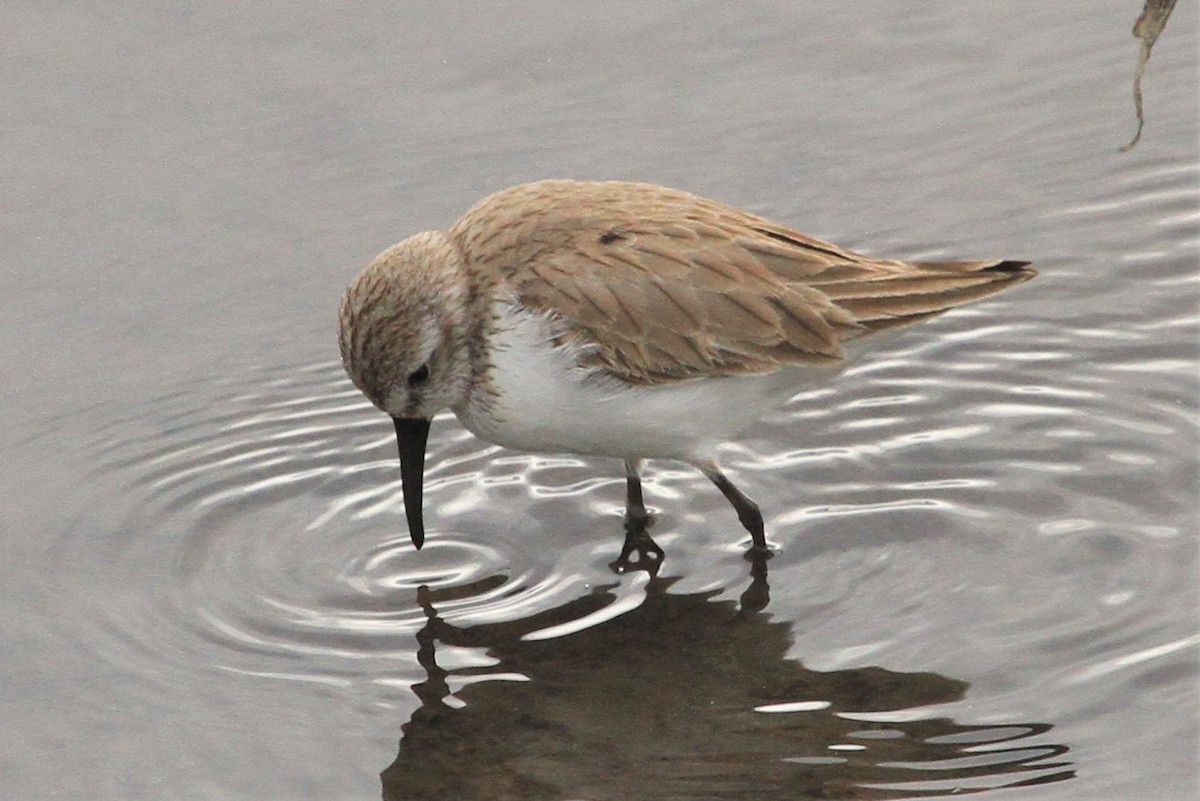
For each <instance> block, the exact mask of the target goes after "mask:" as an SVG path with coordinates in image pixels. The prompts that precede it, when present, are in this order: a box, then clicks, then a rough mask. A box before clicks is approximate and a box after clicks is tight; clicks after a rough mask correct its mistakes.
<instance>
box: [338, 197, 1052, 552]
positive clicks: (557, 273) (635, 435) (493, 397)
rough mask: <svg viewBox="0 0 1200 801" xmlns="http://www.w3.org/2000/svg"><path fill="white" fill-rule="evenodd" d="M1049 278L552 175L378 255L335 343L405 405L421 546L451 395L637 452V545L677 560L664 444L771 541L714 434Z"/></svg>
mask: <svg viewBox="0 0 1200 801" xmlns="http://www.w3.org/2000/svg"><path fill="white" fill-rule="evenodd" d="M1033 276H1034V271H1033V270H1032V269H1030V268H1029V266H1028V262H1024V261H1014V260H979V261H911V262H906V261H897V260H889V259H878V258H874V257H870V256H864V255H862V254H857V253H854V252H851V251H849V250H846V249H844V248H841V247H838V246H837V245H834V244H831V243H829V242H824V241H822V240H819V239H815V238H813V237H810V236H806V235H804V234H801V233H799V232H798V231H795V230H793V229H791V228H789V227H787V226H784V225H781V224H779V223H775V222H772V221H770V220H768V219H766V218H763V217H760V216H757V215H755V214H751V213H749V212H746V211H742V210H740V209H737V208H734V207H732V206H728V205H725V204H723V203H719V202H716V201H712V200H708V199H705V198H701V197H697V196H695V195H692V194H689V193H686V192H682V191H678V190H674V189H668V188H665V187H661V186H655V185H652V184H641V183H627V182H615V181H614V182H587V181H565V180H563V181H557V180H556V181H540V182H537V183H532V184H525V185H521V186H516V187H512V188H510V189H506V190H502V191H500V192H497V193H495V194H493V195H490V196H488V197H486V198H484V199H483V200H481V201H479V202H478V203H477V204H475V205H474V206H473V207H472V208H471V209H469V210H468V211H467V212H466V213H465V214H464V215H463V216H462V217H461V218H460V219H459V220H458V221H457V222H455V223H454V224H453V225H452V226H451V227H450V228H448V229H446V230H444V231H427V232H424V233H419V234H415V235H413V236H411V237H409V238H408V239H405V240H404V241H402V242H400V243H398V244H396V245H394V246H392V247H391V248H389V249H387V250H385V251H384V252H383V253H381V254H380V255H379V256H378V257H376V258H375V259H374V260H373V261H372V262H371V263H370V264H369V265H368V266H367V267H366V268H365V269H364V270H363V271H362V272H361V273H359V274H358V276H357V277H355V278H354V279H353V280H352V281H351V283H350V285H349V287H348V288H347V290H346V293H345V295H344V296H343V298H342V303H341V307H340V310H339V323H340V327H339V346H340V350H341V356H342V363H343V365H344V366H345V368H346V372H347V373H348V374H349V376H350V378H351V380H352V381H353V382H354V384H355V385H356V386H357V387H358V388H359V389H360V390H362V392H363V393H364V394H365V395H366V396H367V398H369V399H370V401H371V402H372V403H373V404H374V405H375V406H376V407H378V408H379V409H381V410H382V411H384V412H385V413H387V414H388V415H390V416H391V417H392V419H393V422H394V426H395V431H396V438H397V443H398V447H399V452H400V463H401V482H402V494H403V498H404V507H405V515H406V517H407V521H408V526H409V533H410V535H411V537H412V541H413V544H414V545H415V546H416V547H417V548H420V547H421V545H422V544H423V543H424V539H425V528H424V517H423V509H422V476H423V472H424V461H425V446H426V439H427V436H428V433H429V425H430V420H431V419H432V418H433V416H434V415H435V414H437V413H438V412H440V411H442V410H444V409H447V408H449V409H451V410H453V412H454V413H455V415H456V416H457V418H458V419H459V420H460V421H461V422H462V423H463V425H464V426H466V428H467V429H468V430H470V431H471V432H472V433H473V434H475V435H476V436H477V437H479V438H480V439H483V440H486V441H488V442H492V443H495V444H499V445H502V446H505V447H509V448H514V449H519V450H525V451H545V452H559V453H575V454H582V455H591V456H611V457H616V458H619V459H622V460H624V465H625V472H626V524H625V530H626V535H625V544H624V547H623V549H622V554H621V557H622V559H624V558H626V557H627V556H629V555H630V553H632V552H633V551H634V550H637V551H638V552H639V553H641V554H646V555H650V556H651V557H653V558H656V559H658V560H661V558H662V551H661V549H659V548H658V546H657V545H655V544H654V543H653V541H652V540H650V538H649V536H648V535H647V533H646V529H647V525H648V522H649V516H648V515H647V513H646V509H645V505H644V503H643V499H642V491H641V482H640V478H639V475H640V469H641V465H642V463H643V461H644V460H645V459H648V458H661V459H673V460H679V461H683V462H686V463H688V464H691V465H693V466H695V467H696V468H698V469H699V470H701V471H702V472H703V473H704V475H706V476H707V477H708V478H709V479H710V480H711V481H712V482H713V484H715V485H716V487H717V488H718V489H719V490H720V491H721V493H722V494H723V495H724V496H725V498H726V499H727V500H728V501H729V502H730V504H731V505H732V506H733V507H734V509H735V510H736V512H737V516H738V519H739V521H740V522H741V524H742V525H743V526H744V527H745V529H746V530H747V532H748V533H749V535H750V539H751V547H752V549H753V550H755V551H758V552H766V551H767V550H768V544H767V540H766V536H765V532H764V527H763V518H762V514H761V513H760V511H759V508H758V506H757V505H756V504H755V503H754V502H753V501H751V500H750V499H749V498H748V497H747V496H746V495H745V494H743V493H742V492H741V490H739V489H738V488H737V487H736V486H735V485H734V484H733V482H732V481H730V480H729V478H728V477H727V476H726V475H725V473H724V472H723V471H722V470H721V468H720V467H719V466H718V464H717V463H716V461H715V459H714V453H715V451H716V448H717V446H718V445H719V444H720V443H722V442H725V441H728V440H731V439H734V438H736V437H737V436H738V435H739V434H741V433H742V432H743V431H745V430H746V429H747V428H749V427H750V426H751V425H753V424H754V423H755V422H756V421H757V420H758V419H759V418H760V417H761V416H762V415H763V414H764V413H765V412H767V411H769V410H770V409H772V408H774V407H776V406H779V405H780V404H782V403H784V402H785V401H787V400H788V399H789V398H791V397H792V396H793V395H795V394H796V393H797V392H799V391H800V390H801V389H803V388H804V387H806V386H811V385H812V384H814V383H820V382H824V381H828V380H831V379H832V378H833V377H834V376H836V375H837V374H838V373H839V372H841V371H842V369H844V367H845V366H846V365H848V364H849V363H851V362H852V361H853V360H854V359H855V358H857V357H859V356H860V355H862V354H863V353H864V351H866V350H869V349H870V348H871V347H873V346H875V345H877V344H878V343H879V342H880V340H881V339H883V338H884V337H883V335H885V334H886V333H887V332H889V331H893V330H895V329H899V328H903V327H905V326H908V325H911V324H913V323H918V322H921V321H923V320H926V319H929V318H931V317H933V316H936V315H938V314H940V313H942V312H944V311H946V310H948V309H951V308H953V307H955V306H958V305H961V304H964V303H968V302H971V301H974V300H979V299H982V298H985V297H988V296H990V295H993V294H995V293H996V292H999V291H1001V290H1003V289H1006V288H1008V287H1011V286H1014V285H1016V284H1018V283H1021V282H1023V281H1026V280H1028V279H1030V278H1032V277H1033Z"/></svg>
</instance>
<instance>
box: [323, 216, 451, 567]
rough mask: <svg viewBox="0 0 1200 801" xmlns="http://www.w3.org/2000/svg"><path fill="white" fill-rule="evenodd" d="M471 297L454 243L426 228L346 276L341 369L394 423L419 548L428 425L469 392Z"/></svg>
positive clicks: (410, 523)
mask: <svg viewBox="0 0 1200 801" xmlns="http://www.w3.org/2000/svg"><path fill="white" fill-rule="evenodd" d="M468 295H469V286H468V281H467V276H466V273H465V271H464V269H463V265H462V258H461V256H460V254H459V252H458V250H457V248H456V247H455V246H454V245H453V243H451V242H450V241H449V239H447V237H446V236H445V235H444V234H443V233H441V232H439V231H429V232H426V233H423V234H416V235H415V236H411V237H409V238H408V239H406V240H404V241H403V242H400V243H399V244H397V245H393V246H392V247H390V248H388V249H387V250H385V251H384V252H383V253H381V254H379V255H378V256H376V257H375V259H374V260H373V261H372V262H371V263H370V264H368V265H367V266H366V268H365V269H364V270H363V271H362V272H361V273H359V274H358V275H357V276H356V277H355V278H354V280H353V281H351V282H350V286H349V287H347V289H346V294H345V295H344V296H343V297H342V305H341V308H340V310H339V313H338V317H339V323H340V327H339V334H338V344H339V346H340V348H341V353H342V365H343V366H344V367H345V368H346V373H347V374H348V375H349V376H350V380H351V381H353V382H354V385H355V386H356V387H358V388H359V389H360V390H362V392H363V394H364V395H366V396H367V398H368V399H369V400H370V401H371V403H373V404H375V405H376V406H377V407H379V409H381V410H382V411H384V412H386V413H387V414H388V415H390V416H391V418H392V420H393V422H394V423H395V428H396V438H397V441H398V443H399V447H400V471H401V479H402V482H403V493H404V508H405V514H406V516H407V517H408V527H409V534H410V535H411V536H412V540H413V544H414V545H416V546H417V547H418V548H420V547H421V544H422V543H423V542H424V539H425V529H424V521H423V517H422V514H421V495H422V492H421V490H422V481H423V473H424V464H425V441H426V437H427V436H428V434H429V423H430V421H431V420H432V419H433V416H434V415H435V414H437V413H438V412H440V411H441V410H443V409H446V408H448V407H450V406H453V405H454V404H456V403H458V402H459V401H461V400H462V399H463V398H465V397H466V394H467V392H468V388H469V383H470V380H471V366H470V356H469V348H468V342H467V339H468V337H469V336H470V334H471V326H470V325H469V319H470V314H469V312H470V310H469V309H468V307H467V301H468Z"/></svg>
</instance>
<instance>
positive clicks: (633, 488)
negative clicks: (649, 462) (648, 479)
mask: <svg viewBox="0 0 1200 801" xmlns="http://www.w3.org/2000/svg"><path fill="white" fill-rule="evenodd" d="M641 471H642V460H641V459H626V460H625V531H626V533H628V534H630V535H642V534H645V533H646V527H647V526H648V524H649V523H650V515H649V514H648V513H647V512H646V502H645V501H644V500H643V499H642V477H641Z"/></svg>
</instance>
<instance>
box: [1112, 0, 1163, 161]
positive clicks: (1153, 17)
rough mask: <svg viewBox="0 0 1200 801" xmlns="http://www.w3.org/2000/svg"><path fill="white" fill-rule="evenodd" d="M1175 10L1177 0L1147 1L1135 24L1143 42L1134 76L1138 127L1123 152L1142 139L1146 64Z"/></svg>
mask: <svg viewBox="0 0 1200 801" xmlns="http://www.w3.org/2000/svg"><path fill="white" fill-rule="evenodd" d="M1174 8H1175V0H1146V5H1145V6H1143V7H1142V13H1141V14H1140V15H1139V16H1138V18H1137V22H1135V23H1134V24H1133V35H1134V36H1136V37H1137V38H1138V39H1141V40H1142V47H1141V50H1140V51H1139V53H1138V64H1137V71H1136V72H1135V73H1134V76H1133V107H1134V109H1135V110H1136V111H1137V121H1138V125H1137V132H1136V133H1134V135H1133V139H1131V140H1129V144H1127V145H1125V146H1123V147H1122V148H1121V150H1123V151H1126V152H1128V151H1130V150H1133V148H1134V145H1136V144H1137V143H1138V140H1139V139H1141V138H1142V127H1143V126H1144V125H1145V123H1146V120H1145V118H1144V117H1143V116H1142V76H1143V75H1144V74H1145V73H1146V62H1147V61H1149V60H1150V50H1151V49H1152V48H1153V47H1154V42H1155V41H1157V39H1158V35H1159V34H1160V33H1162V32H1163V28H1165V27H1167V18H1168V17H1170V16H1171V11H1172V10H1174Z"/></svg>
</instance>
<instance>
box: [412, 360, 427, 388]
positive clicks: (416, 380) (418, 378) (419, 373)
mask: <svg viewBox="0 0 1200 801" xmlns="http://www.w3.org/2000/svg"><path fill="white" fill-rule="evenodd" d="M428 378H429V365H428V364H422V365H421V366H420V367H418V368H417V369H416V370H414V371H413V372H412V373H410V374H409V376H408V385H409V386H410V387H415V386H419V385H420V384H424V383H425V381H426V380H427V379H428Z"/></svg>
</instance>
